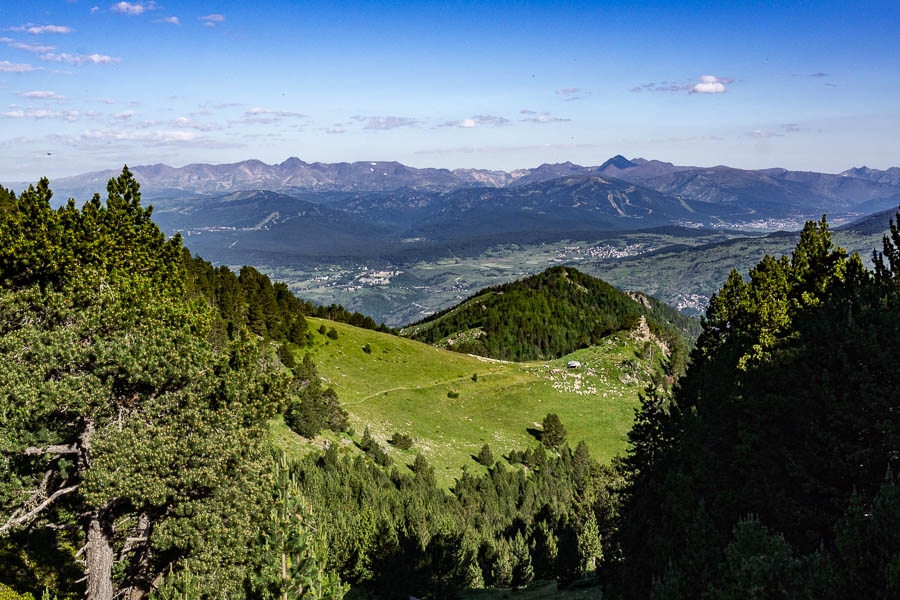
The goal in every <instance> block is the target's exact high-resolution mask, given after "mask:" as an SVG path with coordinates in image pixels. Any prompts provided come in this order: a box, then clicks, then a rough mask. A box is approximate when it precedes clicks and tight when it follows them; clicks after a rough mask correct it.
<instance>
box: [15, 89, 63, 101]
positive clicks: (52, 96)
mask: <svg viewBox="0 0 900 600" xmlns="http://www.w3.org/2000/svg"><path fill="white" fill-rule="evenodd" d="M18 95H19V96H22V97H23V98H31V99H33V100H65V99H66V97H65V96H60V95H59V94H57V93H56V92H52V91H50V90H34V91H31V92H18Z"/></svg>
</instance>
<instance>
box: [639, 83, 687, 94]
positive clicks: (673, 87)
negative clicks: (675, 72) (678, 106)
mask: <svg viewBox="0 0 900 600" xmlns="http://www.w3.org/2000/svg"><path fill="white" fill-rule="evenodd" d="M689 89H691V86H690V85H689V84H688V85H682V84H678V83H675V82H674V81H659V82H656V81H651V82H650V83H645V84H643V85H638V86H635V87H633V88H631V91H632V92H681V91H684V90H689Z"/></svg>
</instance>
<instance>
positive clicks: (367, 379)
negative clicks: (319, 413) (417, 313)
mask: <svg viewBox="0 0 900 600" xmlns="http://www.w3.org/2000/svg"><path fill="white" fill-rule="evenodd" d="M308 321H309V325H310V330H311V331H313V332H314V333H313V340H314V345H313V348H312V349H311V354H312V357H313V359H314V360H315V362H316V364H317V366H318V369H319V374H320V376H322V377H323V378H324V379H325V381H326V382H330V383H331V384H332V385H334V388H335V390H336V391H337V393H338V396H339V397H340V400H341V403H342V404H343V405H344V407H345V408H346V410H347V411H348V412H349V413H350V421H351V424H352V426H353V427H354V429H355V435H354V437H353V441H356V442H358V441H359V440H360V438H361V435H362V432H363V430H364V429H365V427H366V426H369V428H370V430H371V432H372V434H373V435H374V436H375V438H376V439H378V440H379V441H380V442H382V444H383V445H384V446H385V447H386V449H387V450H388V452H389V454H390V455H391V457H392V458H393V459H394V461H395V463H396V464H397V465H398V466H399V467H401V468H402V467H403V465H407V464H410V463H411V462H412V460H413V458H414V456H415V453H416V452H422V454H424V455H425V456H426V458H428V460H429V462H430V463H431V464H432V465H433V466H434V467H435V470H436V476H437V477H438V479H439V481H440V482H441V483H443V484H444V485H450V484H451V483H452V481H453V480H454V479H456V478H457V477H459V476H460V475H461V473H462V469H463V467H464V466H465V468H467V469H468V470H469V471H483V469H484V468H483V467H482V466H480V465H478V464H477V463H476V462H475V461H474V460H472V456H473V455H476V454H477V453H478V451H479V449H480V448H481V446H482V445H483V444H485V443H487V444H490V445H491V448H492V449H493V450H494V455H495V456H496V457H499V456H500V455H501V454H506V453H508V452H509V451H510V450H512V449H522V448H524V447H527V446H529V445H532V446H533V445H536V444H537V443H538V441H537V439H536V437H535V436H534V435H533V433H534V432H536V431H537V430H538V429H539V426H538V424H539V423H540V422H541V421H542V419H543V418H544V416H545V415H546V414H547V413H548V412H555V413H557V414H559V416H560V418H561V419H562V421H563V423H564V424H565V425H566V427H567V428H568V430H569V440H570V441H571V443H572V444H573V445H574V444H575V443H577V442H578V441H579V440H581V439H584V440H585V441H586V442H587V444H588V446H589V448H590V449H591V452H592V454H593V455H594V456H595V457H596V458H598V459H600V460H608V459H610V458H612V457H613V456H615V455H616V454H617V453H619V452H622V451H623V450H624V449H625V434H626V433H627V431H628V429H629V428H630V427H631V422H632V419H633V416H634V413H633V409H634V408H635V407H636V406H637V396H638V392H639V391H640V390H641V389H642V388H643V386H644V384H645V382H646V377H647V373H648V369H649V361H648V360H645V359H641V358H639V357H638V353H639V352H640V350H641V343H640V342H638V341H635V340H632V339H630V338H627V336H624V335H619V336H612V337H610V338H607V339H606V340H604V342H603V343H602V344H601V345H600V346H599V347H593V348H586V349H583V350H579V351H577V352H575V353H573V354H572V355H569V356H567V357H563V358H561V359H559V360H555V361H549V362H531V363H505V362H500V361H494V360H491V359H485V358H482V357H475V356H469V355H464V354H459V353H455V352H450V351H446V350H440V349H438V348H434V347H433V346H429V345H426V344H423V343H420V342H416V341H413V340H409V339H406V338H400V337H397V336H392V335H386V334H382V333H378V332H375V331H371V330H365V329H359V328H356V327H353V326H350V325H346V324H343V323H333V322H331V321H326V320H321V319H315V318H309V319H308ZM322 324H325V325H326V327H327V328H330V327H332V326H333V327H334V328H335V329H336V330H337V332H338V338H337V339H336V340H332V339H330V338H328V337H327V336H324V335H321V334H319V333H317V332H316V330H318V328H319V326H320V325H322ZM367 344H368V345H369V347H370V348H371V350H372V352H371V353H369V354H367V353H365V352H364V351H363V347H364V346H365V345H367ZM659 355H660V353H656V354H655V358H656V359H657V360H658V357H659ZM570 358H572V359H576V360H580V361H581V362H582V363H583V364H584V368H583V369H582V370H581V371H579V372H577V373H576V372H570V371H567V370H566V369H565V363H566V361H567V360H569V359H570ZM655 362H656V361H655ZM633 373H637V374H638V376H637V377H635V376H634V375H633ZM473 374H477V376H478V377H477V381H473V380H472V375H473ZM622 380H626V381H627V383H622ZM576 385H577V386H578V387H577V388H576ZM586 390H587V391H586ZM451 391H452V392H456V393H458V394H459V396H458V397H456V398H449V397H448V396H447V394H448V392H451ZM529 429H531V430H532V432H529ZM272 431H273V436H274V438H275V439H276V441H277V443H278V444H279V445H280V446H281V447H282V448H284V449H285V450H286V451H288V452H289V453H292V454H302V453H305V452H308V451H309V450H310V448H311V447H313V445H312V444H310V443H308V442H306V441H304V440H303V439H302V438H300V437H299V436H296V435H295V434H293V432H291V431H290V430H288V429H287V427H286V426H284V424H283V422H281V421H280V420H276V421H274V422H273V423H272ZM395 431H399V432H401V433H407V434H409V435H412V436H413V437H415V438H417V440H418V441H417V443H416V445H415V446H414V447H413V449H412V450H409V451H402V450H397V449H395V448H393V447H390V446H389V445H388V444H387V443H386V440H387V439H388V438H390V436H391V435H392V434H393V433H394V432H395ZM326 439H327V440H329V442H331V443H336V444H338V445H339V447H340V448H342V449H344V450H343V451H346V452H357V450H356V448H355V446H354V445H353V444H352V443H347V436H346V435H334V434H331V433H327V434H326V435H325V436H324V437H321V438H319V439H318V440H317V443H318V445H320V446H321V445H322V443H323V441H324V440H326Z"/></svg>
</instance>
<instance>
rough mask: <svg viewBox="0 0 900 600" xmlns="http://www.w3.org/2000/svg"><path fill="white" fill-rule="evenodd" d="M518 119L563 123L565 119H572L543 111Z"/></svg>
mask: <svg viewBox="0 0 900 600" xmlns="http://www.w3.org/2000/svg"><path fill="white" fill-rule="evenodd" d="M519 120H520V121H522V122H526V123H564V122H566V121H571V120H572V119H567V118H565V117H554V116H553V115H551V114H549V113H543V114H540V115H537V116H534V117H525V118H524V119H519Z"/></svg>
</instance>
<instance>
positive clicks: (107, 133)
mask: <svg viewBox="0 0 900 600" xmlns="http://www.w3.org/2000/svg"><path fill="white" fill-rule="evenodd" d="M69 141H70V143H73V144H75V145H78V144H83V143H91V144H96V143H102V144H106V143H114V142H140V143H143V144H146V145H148V146H178V145H184V146H197V147H203V148H236V147H241V145H240V144H234V143H228V142H221V141H218V140H214V139H211V138H210V137H209V136H207V135H204V134H202V133H197V132H194V131H166V130H156V131H134V130H121V129H88V130H85V131H82V132H81V133H80V134H79V135H78V136H77V137H75V138H69Z"/></svg>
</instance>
